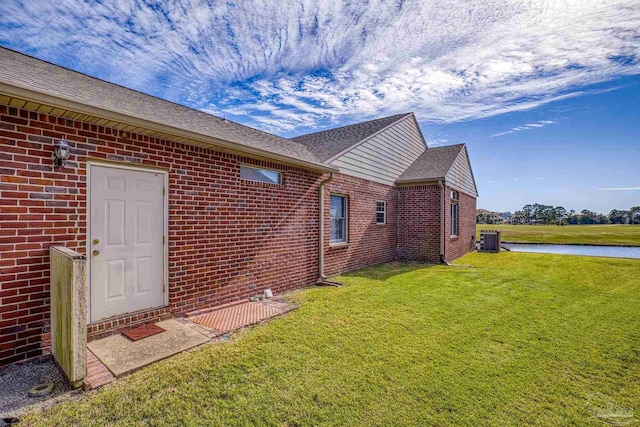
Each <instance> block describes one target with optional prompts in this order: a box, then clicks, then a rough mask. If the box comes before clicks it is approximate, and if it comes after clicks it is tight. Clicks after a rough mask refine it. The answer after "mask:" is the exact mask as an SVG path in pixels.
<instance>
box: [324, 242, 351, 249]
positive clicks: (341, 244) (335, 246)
mask: <svg viewBox="0 0 640 427" xmlns="http://www.w3.org/2000/svg"><path fill="white" fill-rule="evenodd" d="M347 247H349V242H335V243H329V249H342V248H347Z"/></svg>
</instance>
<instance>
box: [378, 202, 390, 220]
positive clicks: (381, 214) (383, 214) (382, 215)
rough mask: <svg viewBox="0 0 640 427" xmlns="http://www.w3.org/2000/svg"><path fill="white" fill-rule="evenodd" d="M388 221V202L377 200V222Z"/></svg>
mask: <svg viewBox="0 0 640 427" xmlns="http://www.w3.org/2000/svg"><path fill="white" fill-rule="evenodd" d="M386 223H387V202H384V201H382V202H380V201H378V202H376V224H386Z"/></svg>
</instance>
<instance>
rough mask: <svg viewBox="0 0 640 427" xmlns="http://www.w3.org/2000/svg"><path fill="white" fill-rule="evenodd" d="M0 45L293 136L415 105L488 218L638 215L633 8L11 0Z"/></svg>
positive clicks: (2, 9) (637, 33) (294, 0)
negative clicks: (463, 148) (452, 150)
mask: <svg viewBox="0 0 640 427" xmlns="http://www.w3.org/2000/svg"><path fill="white" fill-rule="evenodd" d="M0 44H1V45H3V46H5V47H9V48H12V49H16V50H19V51H21V52H24V53H27V54H31V55H34V56H36V57H38V58H41V59H45V60H48V61H51V62H54V63H57V64H60V65H63V66H66V67H69V68H72V69H75V70H77V71H81V72H84V73H87V74H90V75H92V76H95V77H99V78H102V79H105V80H108V81H111V82H114V83H118V84H121V85H124V86H127V87H130V88H133V89H137V90H140V91H143V92H146V93H149V94H152V95H156V96H159V97H162V98H165V99H168V100H171V101H174V102H178V103H182V104H185V105H188V106H191V107H194V108H198V109H202V110H205V111H208V112H210V113H213V114H216V115H220V116H223V115H224V116H226V117H227V118H228V119H231V120H235V121H238V122H242V123H244V124H247V125H250V126H254V127H258V128H260V129H263V130H267V131H270V132H273V133H277V134H279V135H282V136H287V137H288V136H293V135H298V134H301V133H306V132H311V131H314V130H318V129H323V128H326V127H333V126H338V125H343V124H348V123H351V122H355V121H361V120H366V119H371V118H375V117H380V116H384V115H390V114H396V113H399V112H406V111H414V112H415V113H416V115H417V117H418V119H419V121H420V124H421V126H422V128H423V133H424V134H425V137H426V139H427V141H428V143H429V145H431V146H436V145H444V144H453V143H460V142H465V143H467V144H468V145H469V151H470V154H471V157H472V162H473V163H474V170H475V173H476V180H477V181H478V186H479V189H480V192H481V197H480V200H479V206H481V207H484V208H487V209H496V210H515V209H518V208H520V207H521V206H522V205H523V204H525V203H528V202H531V203H533V202H540V203H549V204H563V205H565V207H567V208H568V209H571V208H573V209H577V210H580V209H583V208H588V209H594V210H599V211H608V210H610V209H612V208H628V207H630V206H631V205H632V204H633V205H640V190H639V189H638V188H639V187H640V173H639V172H638V170H639V169H640V141H639V140H638V139H639V135H640V125H639V124H638V122H640V120H638V117H640V105H638V104H639V102H638V99H639V98H640V2H638V1H637V0H620V1H615V0H607V1H603V0H598V1H590V0H577V1H571V0H565V1H553V0H540V1H537V0H528V1H506V0H497V1H491V0H478V1H476V0H465V1H444V0H432V1H426V0H424V1H410V0H405V1H403V0H396V1H369V2H365V1H344V2H341V1H333V0H331V1H329V0H326V1H323V0H320V1H299V0H286V1H283V0H279V1H278V0H275V1H267V0H264V1H238V2H214V1H205V0H176V1H134V0H114V1H106V0H105V1H99V2H98V1H95V2H94V1H70V0H57V1H55V2H54V1H51V2H49V1H23V2H21V1H13V0H3V1H1V2H0Z"/></svg>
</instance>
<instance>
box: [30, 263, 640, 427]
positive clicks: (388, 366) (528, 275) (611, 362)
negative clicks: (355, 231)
mask: <svg viewBox="0 0 640 427" xmlns="http://www.w3.org/2000/svg"><path fill="white" fill-rule="evenodd" d="M639 275H640V261H638V260H623V259H607V258H588V257H577V256H561V255H547V254H524V253H500V254H479V253H472V254H469V255H467V256H465V257H463V258H461V259H460V260H459V261H458V266H455V267H447V266H425V265H416V264H408V265H406V264H400V263H390V264H385V265H380V266H377V267H373V268H369V269H365V270H361V271H357V272H353V273H350V274H346V275H344V276H342V277H340V278H339V280H341V281H342V282H344V283H345V286H344V287H342V288H331V287H325V288H309V289H306V290H303V291H300V292H296V293H294V294H292V295H291V296H290V299H292V300H294V301H295V302H297V303H298V304H300V309H298V310H297V311H295V312H292V313H290V314H288V315H286V316H285V317H283V318H281V319H277V320H274V321H272V322H270V323H268V324H266V325H261V326H258V327H255V328H253V329H251V330H248V331H246V332H243V333H239V334H236V335H235V336H234V337H233V338H232V339H231V340H229V341H227V342H223V343H218V344H214V345H206V346H204V347H200V348H199V349H196V350H194V351H191V352H188V353H184V354H181V355H178V356H176V357H174V358H171V359H169V360H165V361H163V362H159V363H157V364H155V365H152V366H151V367H149V368H146V369H144V370H142V371H139V372H137V373H135V374H133V375H131V376H130V377H128V378H126V379H124V380H120V381H118V382H117V383H115V384H113V385H111V386H107V387H105V388H104V389H102V390H98V391H97V392H95V393H89V394H87V395H86V396H84V397H82V398H80V399H79V400H75V401H69V402H65V403H62V404H59V405H58V406H56V407H54V408H53V409H52V410H50V411H49V412H46V413H32V414H30V415H29V416H28V417H26V418H25V419H24V420H23V423H21V425H24V424H25V423H26V424H27V425H43V426H50V425H61V426H67V425H100V426H102V425H121V426H131V425H140V424H145V425H163V426H164V425H172V426H173V425H276V426H312V425H319V424H324V425H351V426H367V425H379V426H388V425H416V426H424V425H474V426H476V425H524V424H535V425H549V426H557V425H570V424H574V425H585V424H587V425H588V424H591V425H602V424H601V422H600V421H599V419H598V418H597V414H598V413H600V412H602V411H609V412H611V411H612V410H613V411H614V413H616V411H617V412H618V413H619V412H620V411H624V410H625V409H624V408H627V409H628V410H632V411H635V420H638V419H640V280H638V277H639ZM599 408H600V409H599ZM612 408H613V409H612ZM599 411H600V412H599Z"/></svg>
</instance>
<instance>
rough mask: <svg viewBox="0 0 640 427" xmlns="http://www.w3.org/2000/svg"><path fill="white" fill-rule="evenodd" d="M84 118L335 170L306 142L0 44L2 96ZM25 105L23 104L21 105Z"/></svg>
mask: <svg viewBox="0 0 640 427" xmlns="http://www.w3.org/2000/svg"><path fill="white" fill-rule="evenodd" d="M2 94H4V98H5V99H6V98H7V97H8V98H9V101H11V102H16V101H21V100H23V101H27V104H31V105H36V106H38V105H44V106H48V107H54V108H57V109H61V110H63V111H65V112H75V113H78V114H80V115H81V116H83V117H86V116H88V117H92V118H94V119H95V120H99V119H98V118H101V119H107V120H105V121H106V122H110V123H111V122H115V123H116V124H122V125H126V126H121V127H125V128H127V129H133V130H132V131H136V129H138V128H140V129H151V130H153V131H157V132H160V133H161V134H162V135H169V136H176V137H178V141H182V142H185V143H187V144H189V143H191V144H192V145H198V146H202V147H209V148H212V147H217V148H221V149H223V150H224V149H226V150H228V151H232V152H237V153H241V154H246V155H254V156H258V157H263V158H268V159H272V160H279V161H283V162H285V163H289V164H294V165H298V166H302V167H305V168H308V169H312V170H320V171H336V169H335V168H333V167H331V166H329V165H326V164H324V163H323V161H322V160H320V159H319V158H318V157H317V156H315V155H314V154H313V153H312V152H311V151H310V150H308V149H307V147H306V146H305V145H304V144H300V143H298V142H295V141H291V140H288V139H285V138H281V137H279V136H276V135H272V134H269V133H267V132H262V131H259V130H257V129H253V128H250V127H248V126H244V125H240V124H238V123H233V122H229V121H227V120H223V119H221V118H219V117H216V116H213V115H210V114H207V113H204V112H201V111H197V110H194V109H191V108H188V107H185V106H182V105H179V104H175V103H172V102H169V101H165V100H163V99H160V98H156V97H154V96H151V95H147V94H144V93H141V92H138V91H135V90H132V89H127V88H125V87H122V86H119V85H116V84H113V83H109V82H106V81H104V80H100V79H97V78H94V77H90V76H87V75H85V74H81V73H78V72H75V71H73V70H70V69H67V68H63V67H60V66H58V65H54V64H51V63H48V62H45V61H42V60H39V59H36V58H33V57H30V56H27V55H24V54H21V53H19V52H15V51H12V50H9V49H6V48H2V47H0V95H2ZM23 104H24V103H23Z"/></svg>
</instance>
